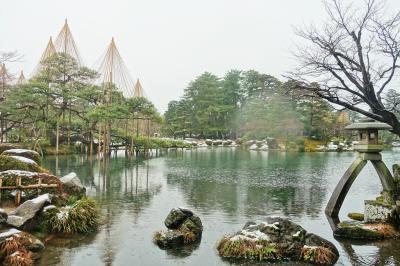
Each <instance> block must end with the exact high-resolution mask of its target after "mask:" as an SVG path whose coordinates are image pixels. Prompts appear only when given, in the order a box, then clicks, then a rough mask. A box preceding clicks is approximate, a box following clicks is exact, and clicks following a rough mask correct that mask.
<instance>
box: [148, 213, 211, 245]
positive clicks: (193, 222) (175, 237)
mask: <svg viewBox="0 0 400 266" xmlns="http://www.w3.org/2000/svg"><path fill="white" fill-rule="evenodd" d="M164 224H165V226H166V227H167V228H168V230H167V231H159V232H156V233H155V235H154V239H153V240H154V243H156V244H157V245H158V246H159V247H161V248H172V247H179V246H183V245H186V244H192V243H196V242H198V241H199V240H200V239H201V234H202V232H203V224H202V222H201V220H200V218H199V217H198V216H197V215H196V214H194V213H193V211H191V210H189V209H185V208H173V209H172V210H171V211H170V212H169V214H168V216H167V218H166V219H165V221H164Z"/></svg>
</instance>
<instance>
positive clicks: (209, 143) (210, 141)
mask: <svg viewBox="0 0 400 266" xmlns="http://www.w3.org/2000/svg"><path fill="white" fill-rule="evenodd" d="M204 142H205V143H206V144H207V145H208V146H212V145H213V141H212V140H211V139H206V140H205V141H204Z"/></svg>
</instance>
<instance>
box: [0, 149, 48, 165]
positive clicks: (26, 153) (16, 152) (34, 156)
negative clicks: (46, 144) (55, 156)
mask: <svg viewBox="0 0 400 266" xmlns="http://www.w3.org/2000/svg"><path fill="white" fill-rule="evenodd" d="M2 154H3V155H8V156H22V157H25V158H28V159H31V160H34V161H35V162H36V163H38V164H40V162H41V157H40V155H39V153H37V152H36V151H32V150H28V149H11V150H5V151H4V152H3V153H2Z"/></svg>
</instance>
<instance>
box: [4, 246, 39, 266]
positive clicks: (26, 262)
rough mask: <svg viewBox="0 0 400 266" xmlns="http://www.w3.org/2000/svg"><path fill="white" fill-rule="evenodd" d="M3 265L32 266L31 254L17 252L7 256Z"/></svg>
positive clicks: (28, 252)
mask: <svg viewBox="0 0 400 266" xmlns="http://www.w3.org/2000/svg"><path fill="white" fill-rule="evenodd" d="M3 265H5V266H31V265H33V259H32V252H30V251H27V250H19V251H16V252H14V253H12V254H11V255H9V256H7V257H6V258H5V259H4V261H3Z"/></svg>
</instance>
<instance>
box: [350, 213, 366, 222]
mask: <svg viewBox="0 0 400 266" xmlns="http://www.w3.org/2000/svg"><path fill="white" fill-rule="evenodd" d="M347 217H349V218H350V219H352V220H355V221H364V214H363V213H358V212H351V213H349V214H347Z"/></svg>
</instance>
